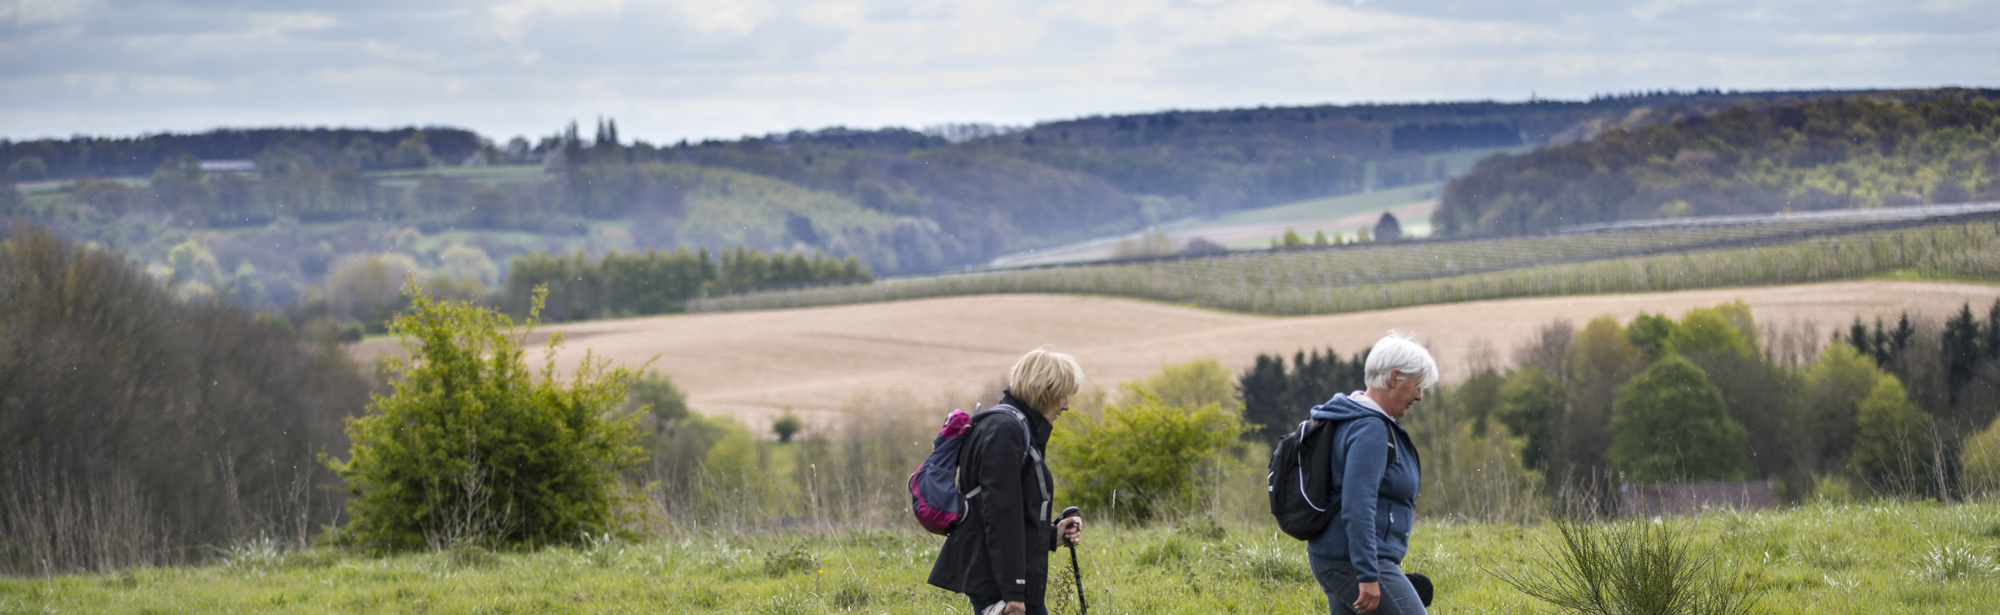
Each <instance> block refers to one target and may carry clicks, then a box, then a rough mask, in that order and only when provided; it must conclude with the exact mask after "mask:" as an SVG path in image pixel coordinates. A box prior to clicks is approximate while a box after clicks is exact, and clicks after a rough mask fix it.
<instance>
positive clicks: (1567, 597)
mask: <svg viewBox="0 0 2000 615" xmlns="http://www.w3.org/2000/svg"><path fill="white" fill-rule="evenodd" d="M1556 529H1557V531H1558V532H1559V533H1560V538H1559V544H1557V545H1556V546H1554V547H1550V546H1548V545H1543V549H1544V551H1545V552H1546V554H1547V561H1544V562H1542V566H1541V567H1540V571H1539V572H1531V573H1528V574H1526V575H1518V574H1511V573H1504V572H1491V574H1494V575H1495V576H1498V577H1500V578H1501V580H1503V581H1506V582H1507V584H1509V585H1513V586H1514V588H1515V589H1518V590H1520V591H1521V593H1525V594H1528V595H1529V596H1533V597H1534V598H1536V599H1539V600H1541V601H1543V602H1547V603H1549V604H1552V605H1555V606H1556V607H1557V608H1559V609H1561V610H1562V611H1564V612H1569V613H1580V614H1585V615H1628V614H1634V613H1646V614H1652V615H1739V614H1746V613H1750V612H1753V610H1754V609H1755V608H1756V605H1757V600H1758V597H1759V596H1760V595H1761V593H1762V589H1760V588H1753V587H1743V586H1740V585H1739V584H1737V583H1735V582H1734V581H1733V580H1732V578H1731V577H1730V575H1729V573H1728V571H1726V570H1725V569H1724V568H1723V566H1722V565H1721V562H1720V561H1719V560H1718V559H1716V557H1715V555H1714V553H1713V552H1708V551H1704V550H1699V549H1697V548H1696V547H1695V546H1694V545H1693V544H1691V543H1690V541H1689V540H1688V539H1687V538H1685V537H1682V536H1680V535H1678V534H1677V532H1678V531H1679V528H1678V526H1675V525H1670V524H1665V523H1658V522H1655V523H1650V524H1649V523H1644V522H1637V523H1622V524H1607V525H1584V524H1579V523H1574V522H1568V521H1558V522H1557V523H1556Z"/></svg>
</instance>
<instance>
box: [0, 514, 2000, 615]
mask: <svg viewBox="0 0 2000 615" xmlns="http://www.w3.org/2000/svg"><path fill="white" fill-rule="evenodd" d="M1647 522H1650V521H1641V523H1647ZM1659 522H1660V523H1665V524H1668V525H1669V526H1670V528H1671V529H1673V530H1675V531H1676V533H1677V534H1678V535H1679V536H1681V537H1683V538H1685V539H1687V540H1688V541H1690V544H1691V545H1692V546H1693V547H1694V548H1695V550H1696V551H1697V552H1698V553H1701V554H1708V555H1713V556H1714V557H1716V558H1718V563H1719V564H1720V567H1721V569H1722V570H1723V571H1724V572H1725V573H1726V574H1728V575H1729V576H1731V577H1732V578H1733V580H1734V582H1735V583H1736V587H1737V590H1738V591H1753V592H1760V593H1761V594H1762V599H1761V601H1760V602H1759V604H1758V608H1757V610H1756V612H1763V613H1772V614H1794V613H1796V614H1805V613H1812V614H1814V615H1833V614H1843V613H1990V612H1994V610H1996V609H2000V571H1996V570H1995V559H1996V557H2000V503H1996V502H1992V501H1988V502H1980V503H1972V504H1961V505H1949V506H1941V505H1937V504H1935V503H1920V502H1872V503H1851V504H1836V503H1817V504H1810V505H1806V506H1802V507H1798V508H1792V509H1789V510H1784V511H1764V512H1750V513H1737V512H1711V513H1709V514H1706V515H1702V516H1698V517H1691V518H1680V519H1674V518H1669V519H1663V520H1660V521H1659ZM1554 537H1555V531H1554V529H1553V526H1551V525H1546V524H1544V525H1536V526H1519V525H1510V524H1458V523H1423V524H1420V525H1419V526H1418V527H1417V529H1416V531H1415V533H1414V535H1413V537H1412V545H1413V546H1412V548H1411V553H1410V555H1409V557H1408V558H1407V559H1406V560H1405V562H1404V564H1405V569H1407V570H1410V571H1413V572H1421V573H1424V574H1428V575H1430V576H1431V577H1432V578H1433V579H1434V580H1435V581H1436V583H1437V588H1438V594H1437V601H1436V603H1435V604H1434V605H1433V608H1432V612H1434V613H1441V614H1470V613H1524V612H1531V611H1532V610H1534V609H1536V608H1540V607H1544V606H1545V605H1538V604H1537V603H1535V602H1533V601H1532V599H1530V598H1528V597H1527V596H1526V595H1524V594H1522V593H1520V592H1518V591H1516V590H1515V589H1513V588H1512V587H1510V586H1509V585H1507V584H1506V583H1505V582H1503V581H1502V580H1501V579H1500V578H1499V576H1496V574H1498V575H1518V574H1529V573H1532V572H1533V571H1536V570H1541V569H1544V568H1545V567H1546V566H1547V562H1548V561H1549V559H1548V558H1549V556H1548V555H1547V554H1546V553H1545V551H1544V547H1545V545H1546V546H1553V545H1554V542H1553V540H1554ZM1086 541H1087V543H1086V544H1085V545H1084V546H1083V547H1082V548H1081V549H1079V551H1078V557H1079V558H1080V560H1081V561H1082V563H1083V570H1084V585H1085V589H1086V591H1087V595H1086V597H1087V598H1088V600H1089V604H1090V607H1091V608H1092V610H1093V611H1094V612H1097V613H1106V614H1111V613H1313V612H1323V609H1324V608H1325V604H1324V601H1323V598H1322V596H1321V594H1320V593H1319V590H1318V587H1317V585H1316V584H1314V582H1313V581H1312V578H1311V575H1310V573H1309V572H1308V570H1307V567H1306V562H1305V554H1304V545H1303V543H1300V542H1298V541H1295V540H1292V539H1290V538H1288V537H1285V536H1284V535H1282V534H1279V533H1277V532H1276V531H1275V530H1274V529H1272V528H1271V527H1270V526H1268V525H1267V524H1262V523H1256V524H1242V523H1234V522H1230V523H1225V524H1222V525H1217V524H1215V523H1214V522H1211V521H1206V520H1201V521H1197V522H1189V523H1183V524H1181V525H1178V526H1168V525H1160V526H1154V527H1148V528H1143V529H1133V528H1105V527H1092V528H1090V529H1089V533H1088V534H1087V538H1086ZM940 542H941V541H940V539H938V538H935V537H932V536H930V535H928V534H925V533H923V532H921V531H918V530H915V529H912V528H906V527H903V526H900V525H899V526H897V527H896V528H894V529H880V528H875V529H815V528H810V527H798V528H794V529H791V530H786V531H778V532H769V533H755V534H746V535H719V534H699V533H697V534H678V535H663V536H658V537H654V538H650V539H646V540H643V541H640V542H627V541H621V540H617V539H601V540H595V541H591V542H590V543H589V544H587V545H584V546H579V547H573V548H555V549H547V550H542V551H538V552H533V553H489V552H485V551H478V550H462V551H446V552H443V553H437V554H417V555H403V556H395V557H368V556H362V555H351V554H344V553H341V552H336V551H325V550H321V551H312V552H306V553H291V554H282V553H279V552H277V551H275V550H272V549H269V548H258V547H256V546H254V545H253V546H251V547H246V548H241V549H238V550H237V551H235V552H233V553H232V554H231V556H230V558H229V559H228V560H227V562H226V563H223V564H218V565H212V566H207V567H202V568H146V569H134V570H128V571H125V572H120V573H115V574H105V575H75V576H62V577H55V578H46V579H44V578H10V579H5V580H0V612H6V613H113V612H116V613H325V612H369V613H548V612H577V613H628V612H671V613H755V614H764V613H770V614H780V613H782V614H792V613H798V614H805V613H828V612H852V613H885V614H886V613H944V612H963V611H968V610H969V609H967V608H966V607H965V606H964V605H963V603H962V601H961V599H960V597H959V596H957V595H955V594H949V593H947V592H944V591H942V590H938V589H936V588H933V587H930V586H928V585H926V584H924V578H925V576H926V575H927V574H928V572H929V569H930V564H931V560H932V558H933V557H935V555H936V553H937V547H938V544H939V543H940ZM1067 555H1068V553H1067V552H1066V551H1059V552H1058V553H1057V554H1056V556H1057V557H1055V558H1052V560H1051V561H1052V564H1051V569H1050V574H1051V576H1052V578H1055V577H1059V578H1060V579H1061V580H1063V581H1068V579H1069V577H1068V564H1067ZM1068 588H1069V585H1068V584H1067V583H1052V589H1051V591H1050V603H1051V607H1052V609H1053V611H1054V612H1062V613H1074V612H1075V607H1074V602H1073V601H1074V598H1073V597H1072V596H1071V595H1070V592H1069V591H1068Z"/></svg>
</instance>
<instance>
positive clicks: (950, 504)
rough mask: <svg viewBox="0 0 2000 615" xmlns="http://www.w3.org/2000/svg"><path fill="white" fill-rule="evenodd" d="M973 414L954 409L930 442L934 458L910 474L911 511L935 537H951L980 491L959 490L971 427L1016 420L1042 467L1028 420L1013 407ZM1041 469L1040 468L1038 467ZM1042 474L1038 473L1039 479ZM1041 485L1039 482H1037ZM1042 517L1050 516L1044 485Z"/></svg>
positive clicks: (1047, 488)
mask: <svg viewBox="0 0 2000 615" xmlns="http://www.w3.org/2000/svg"><path fill="white" fill-rule="evenodd" d="M972 411H973V412H974V414H973V415H967V414H966V413H965V411H964V410H952V411H951V414H950V415H947V416H946V417H945V419H944V428H943V429H939V430H938V435H937V438H935V439H933V440H931V455H930V456H929V457H926V458H924V464H923V465H922V466H918V467H917V471H916V472H915V473H912V474H910V512H911V513H914V514H916V516H917V523H918V524H919V525H922V526H924V529H926V530H930V532H931V533H932V534H940V535H950V534H951V530H952V528H955V527H958V522H959V521H960V520H963V519H964V518H965V503H966V501H967V500H971V499H972V498H973V497H975V496H978V495H979V489H978V488H974V489H973V490H972V492H971V493H960V492H959V490H958V454H959V452H960V451H961V450H963V449H964V448H965V434H967V433H971V432H972V424H973V423H974V422H975V421H977V420H979V419H983V418H986V417H988V416H991V415H995V414H1005V415H1008V416H1012V417H1014V420H1015V421H1016V422H1018V423H1020V425H1021V436H1022V438H1024V440H1025V441H1028V442H1030V443H1031V444H1029V445H1028V456H1029V457H1031V458H1032V459H1033V460H1034V462H1035V463H1036V464H1037V465H1038V466H1039V464H1041V463H1042V454H1041V453H1040V452H1038V451H1036V450H1035V447H1034V445H1033V444H1032V442H1033V441H1034V438H1033V436H1032V435H1031V434H1030V433H1029V432H1028V418H1027V417H1025V416H1021V411H1019V410H1015V409H1014V408H1013V407H1012V406H1004V405H1002V406H994V407H993V409H992V410H987V411H985V412H979V406H973V407H972ZM1036 469H1037V470H1040V468H1039V467H1037V468H1036ZM1041 476H1042V473H1041V472H1040V471H1037V472H1035V477H1036V478H1037V479H1040V478H1041ZM1037 482H1040V481H1037ZM1041 487H1042V511H1043V515H1042V516H1043V517H1047V516H1048V514H1047V512H1048V500H1049V486H1048V484H1047V483H1042V485H1041Z"/></svg>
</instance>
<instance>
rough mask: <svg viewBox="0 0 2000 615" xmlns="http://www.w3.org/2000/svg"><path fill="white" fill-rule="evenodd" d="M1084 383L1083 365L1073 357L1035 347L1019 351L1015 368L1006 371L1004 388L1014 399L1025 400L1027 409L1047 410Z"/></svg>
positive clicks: (1073, 393)
mask: <svg viewBox="0 0 2000 615" xmlns="http://www.w3.org/2000/svg"><path fill="white" fill-rule="evenodd" d="M1082 385H1083V368H1082V367H1080V366H1078V365H1077V364H1076V357H1072V356H1069V355H1066V354H1063V353H1060V352H1050V351H1049V349H1047V348H1036V349H1034V350H1030V351H1028V354H1024V355H1021V360H1019V361H1015V362H1014V369H1012V370H1008V372H1007V389H1008V391H1009V392H1011V393H1013V395H1014V399H1018V400H1021V401H1024V402H1027V403H1028V405H1029V406H1030V407H1029V408H1027V409H1028V410H1033V411H1035V412H1046V411H1048V409H1049V408H1050V407H1052V406H1054V405H1055V404H1058V403H1062V400H1064V399H1067V398H1069V397H1070V396H1073V395H1076V390H1077V388H1078V387H1081V386H1082Z"/></svg>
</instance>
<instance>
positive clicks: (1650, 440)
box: [1237, 302, 2000, 506]
mask: <svg viewBox="0 0 2000 615" xmlns="http://www.w3.org/2000/svg"><path fill="white" fill-rule="evenodd" d="M1816 335H1817V334H1813V333H1811V332H1810V331H1809V329H1798V328H1794V329H1790V330H1785V331H1771V330H1766V329H1762V328H1760V327H1759V325H1758V324H1757V323H1756V322H1755V321H1754V320H1753V319H1752V318H1751V317H1750V313H1749V309H1748V307H1747V306H1745V305H1743V304H1742V303H1740V302H1737V303H1729V304H1723V305H1720V306H1715V307H1709V308H1697V309H1694V310H1690V311H1688V312H1687V313H1685V314H1683V315H1681V317H1680V318H1679V319H1674V318H1671V317H1668V316H1666V315H1660V314H1642V315H1640V316H1638V317H1637V318H1634V319H1633V320H1631V321H1630V322H1628V323H1624V324H1622V325H1621V324H1620V323H1619V322H1618V321H1617V320H1616V319H1614V318H1612V317H1610V316H1604V317H1599V318H1596V319H1593V320H1591V321H1590V322H1588V323H1586V324H1585V325H1583V326H1582V327H1581V328H1577V327H1576V326H1574V325H1572V324H1569V323H1568V322H1566V321H1557V322H1553V323H1550V324H1549V325H1547V326H1546V327H1544V328H1543V329H1541V330H1540V331H1539V332H1538V334H1537V335H1536V337H1535V338H1534V339H1533V340H1532V341H1530V342H1529V343H1527V344H1524V345H1523V346H1522V347H1520V348H1518V349H1516V350H1515V353H1514V360H1515V363H1516V366H1515V367H1513V368H1511V369H1505V370H1502V369H1498V368H1493V367H1477V366H1475V371H1474V373H1473V375H1472V376H1471V377H1469V378H1467V379H1466V380H1464V381H1462V382H1460V383H1458V384H1457V385H1455V386H1452V387H1448V389H1449V390H1447V391H1442V392H1440V393H1438V394H1434V395H1433V397H1438V398H1440V399H1438V400H1437V401H1433V402H1431V403H1432V404H1434V405H1437V404H1443V405H1446V406H1450V410H1449V412H1451V413H1453V414H1455V415H1461V416H1462V417H1463V420H1464V421H1465V422H1467V424H1468V425H1469V433H1466V434H1461V436H1462V437H1470V438H1473V439H1475V440H1477V439H1480V438H1485V437H1487V434H1488V433H1493V432H1500V433H1504V434H1506V435H1507V437H1510V438H1518V439H1519V440H1518V443H1519V444H1518V446H1519V448H1518V461H1519V465H1520V468H1521V469H1524V470H1528V471H1530V472H1532V473H1533V476H1538V477H1539V479H1538V480H1539V482H1540V488H1541V489H1542V491H1543V493H1544V494H1545V495H1549V496H1561V497H1565V498H1575V499H1577V500H1579V501H1589V502H1595V503H1596V504H1598V505H1602V506H1609V505H1613V504H1615V497H1614V495H1613V494H1614V493H1615V491H1614V490H1615V489H1616V487H1617V486H1618V485H1619V484H1621V483H1655V482H1686V481H1736V480H1770V481H1772V482H1774V483H1775V484H1776V485H1777V487H1778V488H1779V491H1780V494H1781V496H1782V497H1784V498H1785V499H1786V500H1787V501H1791V502H1796V501H1800V500H1803V499H1806V498H1809V497H1814V496H1821V497H1835V498H1839V497H1850V496H1864V495H1879V496H1895V497H1933V498H1940V499H1952V498H1963V497H1966V494H1967V492H1968V490H1974V491H1978V490H1990V489H1991V488H1993V487H1994V485H1991V484H1988V483H1991V482H1992V481H1993V479H1994V478H2000V477H1981V478H1978V479H1977V480H1974V479H1970V478H1967V477H1966V475H1965V472H1966V470H1965V468H1966V467H1967V466H1968V464H1970V465H1975V466H1980V467H1986V466H1992V465H1993V464H1994V463H1995V461H2000V460H1995V459H1989V458H1990V457H1993V456H1994V455H1996V454H2000V450H1992V451H1988V450H1985V449H1984V448H1980V447H1969V446H1968V445H1967V444H1966V443H1967V442H1968V440H1969V439H1971V438H1973V437H1974V436H1975V435H1976V434H1981V433H1982V432H1992V433H1993V434H1994V435H1991V436H1980V437H1982V438H1987V439H1995V440H2000V423H1995V419H1996V413H2000V303H1996V304H1995V305H1994V306H1993V308H1992V309H1991V310H1988V311H1987V312H1986V314H1985V315H1984V317H1975V316H1974V314H1973V311H1972V310H1971V308H1970V306H1967V307H1965V308H1964V309H1962V310H1961V311H1960V312H1959V313H1958V314H1957V315H1956V316H1954V317H1952V318H1950V319H1949V320H1947V321H1945V322H1943V323H1923V322H1914V323H1913V321H1912V320H1911V319H1909V317H1908V316H1907V315H1905V316H1904V317H1903V318H1901V319H1899V320H1898V321H1897V322H1896V324H1891V325H1886V326H1885V325H1884V323H1882V322H1881V321H1876V322H1875V323H1874V324H1873V326H1872V328H1871V327H1870V326H1869V325H1868V323H1864V322H1861V321H1856V322H1855V323H1854V325H1853V326H1852V327H1850V328H1849V329H1848V330H1847V331H1843V332H1840V333H1836V334H1835V335H1834V336H1833V340H1834V343H1832V344H1830V345H1827V346H1825V347H1824V348H1823V349H1819V350H1818V351H1817V354H1816V356H1813V355H1812V353H1811V351H1810V350H1809V349H1811V348H1814V347H1816V346H1817V343H1816V342H1814V341H1812V340H1811V339H1810V338H1811V337H1815V336H1816ZM1365 360H1366V358H1365V355H1356V356H1354V357H1353V358H1352V359H1348V360H1343V359H1341V358H1340V357H1339V355H1337V354H1336V353H1334V352H1333V351H1332V350H1331V349H1329V350H1327V351H1325V352H1324V353H1322V352H1318V351H1315V352H1313V353H1312V354H1310V355H1307V354H1305V353H1300V354H1298V355H1297V356H1296V357H1294V359H1293V360H1292V362H1291V364H1290V365H1289V366H1288V365H1286V362H1285V360H1284V358H1283V357H1278V356H1270V355H1260V356H1259V357H1258V358H1257V361H1256V363H1255V364H1254V365H1253V366H1251V367H1250V368H1249V369H1247V370H1245V371H1244V372H1243V373H1242V374H1240V375H1239V376H1238V378H1237V390H1238V391H1239V394H1240V395H1241V397H1242V400H1243V403H1244V417H1245V420H1246V422H1249V423H1252V424H1253V427H1252V429H1253V431H1252V432H1251V433H1253V434H1255V435H1256V436H1257V437H1259V438H1260V439H1262V440H1265V441H1267V442H1275V441H1276V440H1277V439H1278V438H1279V437H1282V436H1283V435H1284V434H1285V433H1287V432H1289V431H1290V430H1291V429H1292V428H1293V426H1295V425H1296V424H1297V422H1298V421H1300V420H1304V418H1305V414H1306V410H1307V409H1309V408H1311V407H1312V406H1314V405H1317V404H1319V403H1322V402H1324V401H1325V400H1326V399H1327V398H1329V397H1331V396H1332V394H1333V393H1338V392H1346V391H1353V390H1359V389H1362V388H1365V383H1362V382H1361V371H1362V366H1363V364H1364V363H1365ZM1980 460H1984V461H1980ZM1980 464H1984V465H1983V466H1982V465H1980ZM1982 471H1985V472H1988V473H1990V471H1986V470H1982Z"/></svg>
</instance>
